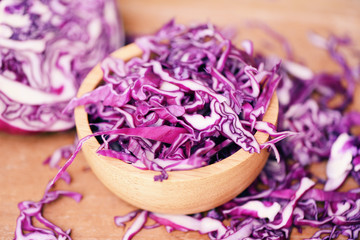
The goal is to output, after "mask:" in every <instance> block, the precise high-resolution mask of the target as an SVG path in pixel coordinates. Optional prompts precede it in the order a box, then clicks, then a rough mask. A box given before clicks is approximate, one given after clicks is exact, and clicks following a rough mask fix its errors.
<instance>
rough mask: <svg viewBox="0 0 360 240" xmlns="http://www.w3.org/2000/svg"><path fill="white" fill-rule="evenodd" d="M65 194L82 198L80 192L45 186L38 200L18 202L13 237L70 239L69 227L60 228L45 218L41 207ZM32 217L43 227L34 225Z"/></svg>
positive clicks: (27, 239) (39, 239) (22, 239)
mask: <svg viewBox="0 0 360 240" xmlns="http://www.w3.org/2000/svg"><path fill="white" fill-rule="evenodd" d="M61 196H65V197H70V198H72V199H74V200H75V201H77V202H79V201H80V200H81V198H82V196H81V194H79V193H76V192H70V191H61V190H55V191H50V189H49V186H48V187H47V189H46V191H45V194H44V196H43V198H42V199H41V200H40V201H39V202H33V201H23V202H21V203H19V204H18V208H19V210H20V216H19V217H18V219H17V221H16V229H15V238H14V239H21V240H35V239H36V240H41V239H44V240H45V239H46V240H71V237H70V229H69V230H67V231H64V230H62V229H61V228H60V227H58V226H56V225H55V224H54V223H52V222H50V221H49V220H47V219H46V218H45V217H44V216H43V214H42V211H43V208H44V206H45V205H46V204H49V203H51V202H53V201H55V200H57V199H58V198H59V197H61ZM33 219H36V220H37V221H38V222H39V223H41V224H42V225H43V226H44V227H37V226H35V225H34V221H33Z"/></svg>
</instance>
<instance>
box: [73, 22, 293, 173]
mask: <svg viewBox="0 0 360 240" xmlns="http://www.w3.org/2000/svg"><path fill="white" fill-rule="evenodd" d="M136 44H137V45H138V46H139V47H140V48H141V49H142V50H143V52H144V53H143V56H142V57H141V58H140V57H139V58H134V59H132V60H130V61H128V62H126V63H124V62H123V61H122V60H120V59H115V58H112V57H109V58H107V59H105V60H104V61H103V63H102V69H103V72H104V79H103V80H104V84H103V85H102V86H100V87H98V88H96V89H95V90H94V91H92V92H90V93H88V94H85V95H84V96H82V97H80V98H78V99H77V98H75V99H73V100H72V101H71V102H70V104H69V105H68V108H67V109H72V108H75V107H76V106H79V105H86V106H87V112H88V114H89V122H90V124H91V127H92V130H93V131H94V132H101V131H106V132H109V133H110V134H109V135H106V136H105V135H102V136H101V137H99V138H98V140H99V141H100V142H101V143H102V145H101V147H100V148H99V150H98V153H99V154H101V155H105V156H111V157H115V158H119V159H122V160H123V161H125V162H128V163H131V164H133V165H134V166H136V167H138V168H141V169H151V170H157V171H161V172H163V174H162V175H160V176H156V179H157V180H163V179H166V178H167V175H166V174H165V173H164V171H168V170H187V169H193V168H198V167H201V166H204V165H208V164H211V163H214V162H217V161H219V160H221V159H223V158H225V157H227V156H229V155H231V154H232V153H234V152H235V151H237V150H238V149H239V148H243V149H244V150H245V151H249V152H251V153H253V152H257V153H258V152H260V149H262V148H265V147H272V148H273V149H274V150H275V151H276V148H275V146H274V144H275V143H276V142H277V141H280V140H281V139H283V138H284V137H286V136H288V135H290V134H291V133H290V132H283V133H278V132H277V131H276V128H275V126H273V125H271V124H269V123H264V122H261V119H262V116H263V114H264V113H265V111H266V110H267V107H268V105H269V103H270V99H271V98H272V96H273V94H274V92H275V90H276V87H277V85H278V82H279V81H280V76H279V74H278V71H279V64H277V63H275V64H273V66H270V67H265V64H264V61H265V59H263V58H259V57H256V56H253V55H249V53H250V54H251V53H252V50H251V49H249V48H251V46H252V45H251V44H248V45H247V48H246V50H247V51H244V50H241V49H238V48H236V47H235V46H234V45H233V44H232V42H231V41H230V40H229V39H227V38H226V37H225V36H223V34H222V33H221V31H220V30H219V29H218V28H216V27H215V26H213V25H211V24H203V25H196V26H191V27H185V26H183V25H177V24H175V22H174V21H171V22H169V23H168V24H167V25H165V26H164V27H163V28H161V29H160V30H159V31H158V32H157V33H156V34H155V35H150V36H144V37H141V38H138V39H137V40H136ZM155 129H156V130H155ZM253 130H258V131H264V132H267V133H269V134H270V136H271V137H274V138H273V139H272V140H271V142H268V143H266V144H261V145H260V144H259V143H258V142H257V141H256V139H255V137H254V131H253ZM111 131H112V132H111ZM148 133H149V134H148ZM214 149H216V150H214ZM277 156H278V154H277Z"/></svg>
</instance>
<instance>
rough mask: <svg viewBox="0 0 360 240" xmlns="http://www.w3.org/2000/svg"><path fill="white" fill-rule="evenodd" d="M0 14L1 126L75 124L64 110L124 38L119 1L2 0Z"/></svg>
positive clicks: (25, 128)
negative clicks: (84, 81)
mask: <svg viewBox="0 0 360 240" xmlns="http://www.w3.org/2000/svg"><path fill="white" fill-rule="evenodd" d="M0 14H1V20H0V130H3V131H7V132H12V133H25V132H44V131H61V130H65V129H69V128H72V127H73V126H74V120H73V116H72V113H69V114H63V113H62V110H63V109H64V107H65V106H66V104H67V103H68V102H69V101H70V99H72V98H73V97H74V96H75V94H76V92H77V89H78V87H79V86H80V83H81V81H82V80H83V78H84V77H85V75H86V74H87V73H88V72H89V71H90V69H91V68H92V67H94V66H95V65H96V64H97V63H98V62H99V61H100V60H102V59H103V58H104V57H105V56H107V55H108V54H109V53H110V52H112V51H114V50H115V49H117V48H119V47H120V46H121V44H122V42H123V39H122V38H123V31H122V26H121V25H120V21H119V18H118V16H117V11H116V6H115V1H113V0H83V1H82V0H74V1H60V0H50V1H45V0H44V1H34V0H29V1H9V0H4V1H1V2H0ZM14 89H16V91H14Z"/></svg>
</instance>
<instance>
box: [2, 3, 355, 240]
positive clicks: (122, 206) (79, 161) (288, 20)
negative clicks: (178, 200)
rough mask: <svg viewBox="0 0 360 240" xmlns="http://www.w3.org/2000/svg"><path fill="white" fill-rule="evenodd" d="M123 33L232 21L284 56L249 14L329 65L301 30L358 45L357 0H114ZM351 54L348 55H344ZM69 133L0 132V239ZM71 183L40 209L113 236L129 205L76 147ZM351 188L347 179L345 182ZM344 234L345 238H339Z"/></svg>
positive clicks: (258, 44)
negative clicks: (75, 196) (78, 197)
mask: <svg viewBox="0 0 360 240" xmlns="http://www.w3.org/2000/svg"><path fill="white" fill-rule="evenodd" d="M118 2H119V3H120V11H121V14H122V17H123V19H124V25H125V29H126V32H127V33H129V34H133V35H136V34H141V33H151V32H153V31H154V30H155V29H157V28H158V27H160V26H161V25H162V24H163V23H164V22H166V21H168V20H169V19H170V18H173V17H175V18H176V20H177V21H181V22H184V23H190V22H192V21H196V22H201V21H208V20H209V21H211V22H214V23H216V24H219V25H221V26H230V25H231V26H233V27H234V28H235V29H236V30H237V31H238V37H237V38H238V39H245V38H246V39H251V40H253V41H254V42H255V49H257V50H260V51H265V52H266V53H268V54H271V53H276V54H279V55H284V51H283V50H282V48H281V47H280V45H279V44H278V43H276V42H274V41H272V40H271V37H269V36H266V34H264V33H263V32H262V31H259V30H256V29H251V28H248V27H247V26H246V22H247V21H249V20H260V21H263V22H266V23H267V24H269V25H270V26H271V27H272V28H274V29H275V30H276V31H279V32H281V34H282V35H284V36H285V37H286V38H287V39H288V40H289V42H290V43H291V44H292V46H294V52H295V55H296V57H298V58H300V59H301V60H302V61H304V62H305V63H306V64H308V65H309V66H310V67H311V68H312V69H313V70H316V71H318V70H322V69H326V70H331V71H333V70H337V69H338V68H337V67H336V65H335V64H334V63H333V62H332V61H331V60H329V57H328V55H327V53H326V52H325V51H323V50H321V49H317V48H314V47H313V46H312V45H311V44H309V42H308V41H307V32H308V31H309V30H313V31H316V32H318V33H320V34H322V35H324V36H327V35H328V34H330V33H336V34H339V35H344V34H346V35H349V36H351V38H352V39H353V42H354V45H355V46H357V47H358V48H359V46H360V28H359V23H360V1H358V0H345V1H344V0H316V1H303V0H292V1H291V0H224V1H215V0H209V1H203V0H202V1H192V0H191V1H190V0H171V1H163V0H118ZM349 55H351V54H349ZM357 90H358V91H357V93H356V94H355V96H356V99H355V104H354V107H355V108H357V109H359V108H360V90H359V88H358V89H357ZM74 137H75V132H74V131H70V132H66V133H57V134H41V135H36V136H14V135H8V134H3V133H0V153H1V155H0V163H1V168H0V189H1V190H0V239H1V240H8V239H12V238H13V236H14V229H15V222H16V218H17V216H18V215H19V212H18V209H17V203H18V202H19V201H22V200H39V199H40V198H41V196H42V193H43V191H44V189H45V186H46V184H47V182H48V181H49V180H50V179H51V178H52V177H53V176H54V175H55V173H56V171H55V170H49V168H48V167H47V166H44V165H42V162H43V160H44V159H45V158H46V157H48V156H49V155H50V154H51V153H52V152H53V151H54V150H55V149H56V148H57V147H59V146H62V145H64V144H71V143H72V142H73V139H74ZM312 171H313V172H314V173H315V174H316V175H321V174H323V173H324V165H323V164H320V165H315V166H313V167H312ZM69 172H70V174H71V175H72V176H73V181H72V184H71V185H69V186H67V185H66V184H65V183H63V182H59V183H58V184H57V185H56V188H57V189H68V190H72V191H79V192H81V193H82V194H83V195H84V198H83V200H82V201H81V202H80V203H75V202H74V201H72V200H70V199H66V198H62V199H61V200H60V201H57V202H55V203H53V204H51V205H50V206H48V207H47V208H46V209H45V216H47V217H48V218H49V219H50V220H51V221H53V222H54V223H56V224H58V225H59V226H60V227H62V228H64V229H68V228H71V229H73V231H72V237H73V239H75V240H97V239H99V240H105V239H106V240H118V239H121V237H122V236H123V234H124V231H125V229H124V228H119V227H116V226H115V224H114V223H113V217H114V215H121V214H125V213H127V212H129V211H131V210H134V209H135V208H134V207H132V206H130V205H128V204H127V203H126V202H124V201H122V200H121V199H120V198H118V197H117V196H115V195H114V194H113V193H111V192H110V191H109V190H107V188H106V187H104V186H103V184H101V183H100V182H99V181H98V179H97V178H96V177H95V175H94V174H93V172H92V171H91V170H89V166H88V164H87V162H86V161H85V158H84V156H83V154H82V153H80V154H79V155H78V157H77V158H76V160H75V162H74V164H73V165H72V166H71V167H70V168H69ZM355 187H359V186H358V185H356V184H355V183H354V182H353V181H348V182H347V183H346V185H345V186H344V190H345V189H351V188H355ZM315 231H316V229H313V228H309V227H303V228H302V232H301V233H298V231H297V230H293V232H292V234H291V240H300V239H305V238H308V237H310V236H312V234H313V233H314V232H315ZM134 239H135V240H155V239H156V240H158V239H167V240H176V239H184V240H190V239H208V237H207V235H200V234H198V233H195V232H188V233H183V232H179V231H174V232H172V233H171V234H169V233H167V232H166V230H165V228H163V227H160V228H156V229H151V230H143V231H141V232H140V233H139V234H138V235H137V236H136V237H135V238H134ZM342 239H346V238H342Z"/></svg>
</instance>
